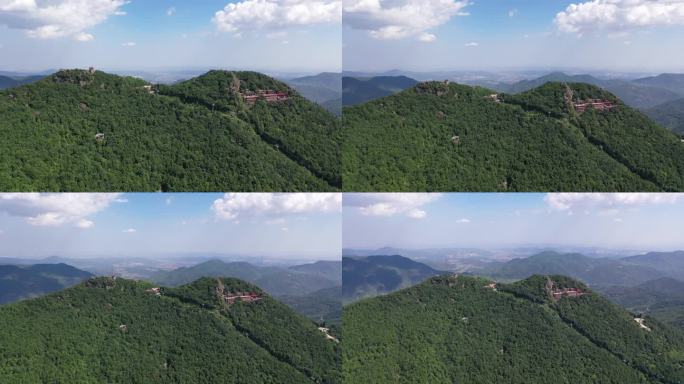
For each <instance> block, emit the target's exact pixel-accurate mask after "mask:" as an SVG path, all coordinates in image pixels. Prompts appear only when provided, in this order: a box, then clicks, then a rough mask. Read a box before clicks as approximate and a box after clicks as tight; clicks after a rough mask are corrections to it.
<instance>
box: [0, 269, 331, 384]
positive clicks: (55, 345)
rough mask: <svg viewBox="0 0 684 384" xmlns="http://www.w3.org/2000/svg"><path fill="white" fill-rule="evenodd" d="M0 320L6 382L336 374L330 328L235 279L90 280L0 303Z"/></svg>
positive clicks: (304, 379) (308, 379)
mask: <svg viewBox="0 0 684 384" xmlns="http://www.w3.org/2000/svg"><path fill="white" fill-rule="evenodd" d="M0 327H2V330H3V332H1V333H0V345H2V348H1V349H0V377H2V381H3V382H7V383H38V382H111V383H135V382H138V383H152V384H154V383H159V384H161V383H216V384H218V383H234V384H237V383H249V382H264V383H266V382H270V383H312V384H313V383H330V384H333V383H341V382H342V381H341V367H340V351H339V344H338V342H337V341H336V338H335V336H333V335H330V334H329V333H328V334H326V330H324V329H317V325H316V324H314V323H313V322H312V321H310V320H308V319H305V318H304V317H302V316H300V315H297V314H296V313H294V312H293V311H292V310H290V309H289V308H288V307H287V306H285V305H284V304H281V303H280V302H278V301H276V300H274V299H273V298H271V297H270V296H269V295H268V294H266V293H265V292H263V291H262V290H261V289H260V288H259V287H257V286H254V285H252V284H249V283H247V282H244V281H240V280H237V279H230V278H204V279H200V280H198V281H195V282H193V283H192V284H189V285H184V286H181V287H178V288H164V287H154V286H153V285H151V284H149V283H146V282H136V281H132V280H125V279H115V278H92V279H89V280H87V281H85V282H84V283H82V284H80V285H78V286H76V287H73V288H69V289H67V290H64V291H60V292H57V293H53V294H50V295H48V296H45V297H42V298H38V299H33V300H26V301H22V302H19V303H14V304H9V305H4V306H0ZM328 332H329V331H328ZM17 367H20V369H17Z"/></svg>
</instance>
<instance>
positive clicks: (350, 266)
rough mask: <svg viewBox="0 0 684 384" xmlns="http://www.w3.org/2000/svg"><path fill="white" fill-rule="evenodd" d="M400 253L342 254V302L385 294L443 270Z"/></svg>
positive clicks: (416, 282)
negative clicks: (344, 255)
mask: <svg viewBox="0 0 684 384" xmlns="http://www.w3.org/2000/svg"><path fill="white" fill-rule="evenodd" d="M443 273H444V272H440V271H437V270H435V269H433V268H431V267H429V266H427V265H425V264H423V263H419V262H416V261H413V260H411V259H409V258H406V257H403V256H398V255H394V256H367V257H343V258H342V281H343V285H342V297H343V299H344V301H345V302H351V301H355V300H358V299H362V298H367V297H373V296H377V295H382V294H387V293H390V292H394V291H396V290H399V289H402V288H406V287H410V286H413V285H415V284H418V283H420V282H422V281H424V280H425V279H427V278H429V277H432V276H436V275H439V274H443Z"/></svg>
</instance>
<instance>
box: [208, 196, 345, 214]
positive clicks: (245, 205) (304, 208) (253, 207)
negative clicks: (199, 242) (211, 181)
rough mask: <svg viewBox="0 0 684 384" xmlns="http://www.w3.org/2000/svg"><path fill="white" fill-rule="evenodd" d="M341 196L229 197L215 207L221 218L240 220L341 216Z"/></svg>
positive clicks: (218, 201)
mask: <svg viewBox="0 0 684 384" xmlns="http://www.w3.org/2000/svg"><path fill="white" fill-rule="evenodd" d="M341 206H342V194H340V193H227V194H225V195H224V196H223V198H221V199H217V200H216V201H214V203H213V204H212V206H211V209H212V211H213V212H214V214H215V215H216V217H217V218H219V219H223V220H236V219H237V218H238V217H240V216H253V215H269V214H273V215H282V214H299V213H314V212H339V211H340V210H341Z"/></svg>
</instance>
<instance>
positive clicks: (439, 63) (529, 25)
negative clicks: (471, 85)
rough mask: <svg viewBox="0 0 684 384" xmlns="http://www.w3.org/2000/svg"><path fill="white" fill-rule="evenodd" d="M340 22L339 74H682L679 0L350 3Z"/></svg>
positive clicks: (683, 12)
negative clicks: (538, 71) (547, 71)
mask: <svg viewBox="0 0 684 384" xmlns="http://www.w3.org/2000/svg"><path fill="white" fill-rule="evenodd" d="M368 4H375V6H369V5H368ZM411 5H414V6H415V9H410V8H407V7H410V6H411ZM573 5H574V6H573ZM402 7H403V8H402ZM343 20H344V26H343V46H344V48H343V50H344V53H343V62H344V64H343V67H344V69H345V70H366V71H382V70H389V69H403V70H415V71H435V70H493V71H494V70H521V69H547V68H548V69H564V68H566V69H571V70H580V71H581V70H586V71H612V72H647V73H648V72H664V71H671V72H678V71H681V72H684V52H682V50H681V49H680V48H679V47H681V46H684V1H681V0H674V1H667V2H665V1H656V0H585V1H579V0H575V1H568V0H532V1H531V0H527V1H525V0H482V1H477V0H473V1H465V0H464V1H459V0H396V1H394V0H393V1H389V0H379V1H375V0H373V1H370V0H348V1H345V2H344V13H343Z"/></svg>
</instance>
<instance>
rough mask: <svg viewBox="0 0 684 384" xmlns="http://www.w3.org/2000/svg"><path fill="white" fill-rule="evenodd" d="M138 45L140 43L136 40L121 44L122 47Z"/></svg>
mask: <svg viewBox="0 0 684 384" xmlns="http://www.w3.org/2000/svg"><path fill="white" fill-rule="evenodd" d="M136 45H138V44H136V43H135V42H134V41H129V42H126V43H123V44H121V46H122V47H135V46H136Z"/></svg>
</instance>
